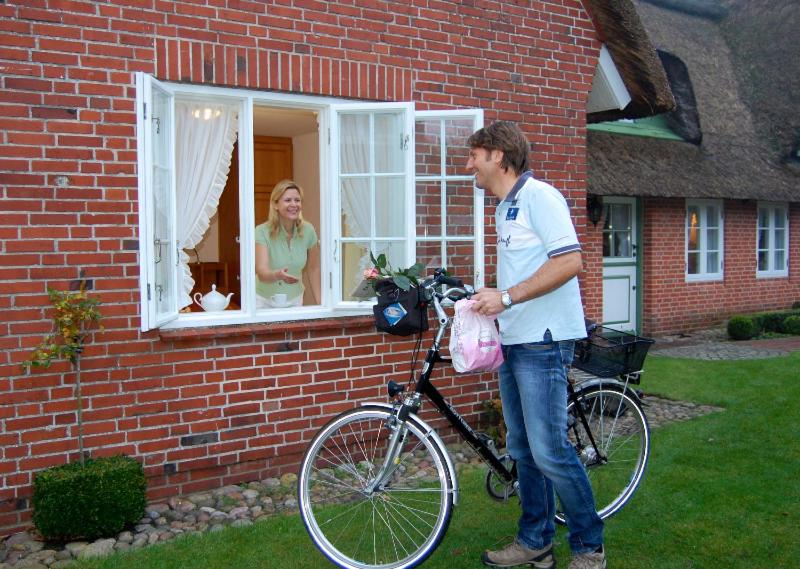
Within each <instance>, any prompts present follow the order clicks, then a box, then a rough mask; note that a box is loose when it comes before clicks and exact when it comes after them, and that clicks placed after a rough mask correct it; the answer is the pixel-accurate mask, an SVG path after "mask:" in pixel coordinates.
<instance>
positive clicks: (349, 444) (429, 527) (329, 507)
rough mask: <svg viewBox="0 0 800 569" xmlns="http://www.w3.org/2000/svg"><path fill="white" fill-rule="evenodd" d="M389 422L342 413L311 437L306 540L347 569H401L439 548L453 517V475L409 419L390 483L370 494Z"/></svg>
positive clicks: (387, 417) (375, 410) (384, 414)
mask: <svg viewBox="0 0 800 569" xmlns="http://www.w3.org/2000/svg"><path fill="white" fill-rule="evenodd" d="M394 421H395V419H394V414H393V412H392V410H390V409H387V408H384V407H361V408H358V409H353V410H351V411H346V412H345V413H342V414H341V415H339V416H338V417H336V418H334V419H333V420H332V421H331V422H329V423H328V424H327V425H326V426H325V427H323V428H322V430H321V431H320V432H319V433H318V434H317V435H316V436H315V437H314V440H313V441H312V442H311V446H310V447H309V449H308V450H307V451H306V454H305V457H304V458H303V463H302V466H301V469H300V474H299V476H298V502H299V506H300V515H301V517H302V519H303V523H304V524H305V526H306V529H307V530H308V532H309V534H310V535H311V539H312V540H313V541H314V544H315V545H316V546H317V547H318V548H319V550H320V551H321V552H322V553H323V554H324V555H325V556H326V557H327V558H328V559H329V560H330V561H331V562H333V563H335V564H336V565H338V566H339V567H343V568H346V569H367V568H386V569H406V568H410V567H414V566H416V565H418V564H419V563H421V562H422V561H423V560H424V559H425V558H426V557H427V556H428V555H430V553H431V552H433V550H434V549H436V546H437V545H438V544H439V541H440V540H441V539H442V537H443V536H444V533H445V531H446V530H447V526H448V524H449V522H450V515H451V513H452V509H453V491H452V489H453V478H452V477H453V475H454V473H452V472H450V469H449V468H448V465H447V462H446V460H445V458H444V454H443V453H444V452H446V450H445V449H443V448H440V446H439V445H438V444H437V442H436V440H435V439H434V438H432V437H431V436H430V435H429V434H428V433H427V432H426V431H425V429H423V428H422V427H421V425H420V424H419V423H418V422H417V421H416V420H415V419H414V418H413V417H411V418H409V419H408V420H407V421H406V423H405V426H406V427H407V433H406V436H405V439H404V440H403V442H402V446H401V448H400V454H399V456H398V458H397V459H396V460H395V461H394V464H395V466H396V468H394V470H393V471H392V474H391V476H390V477H389V479H388V480H386V481H385V482H384V483H382V484H381V485H379V487H378V488H377V489H375V490H371V489H370V487H371V485H372V483H373V482H374V480H375V477H376V475H377V473H378V471H379V469H380V468H381V466H383V464H384V458H385V457H386V454H387V450H388V446H389V439H390V437H391V435H392V433H393V429H392V425H393V424H394Z"/></svg>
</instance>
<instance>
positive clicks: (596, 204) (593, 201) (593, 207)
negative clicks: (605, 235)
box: [586, 194, 603, 227]
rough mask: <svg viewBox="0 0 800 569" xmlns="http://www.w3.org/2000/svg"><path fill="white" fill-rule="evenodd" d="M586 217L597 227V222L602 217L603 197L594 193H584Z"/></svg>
mask: <svg viewBox="0 0 800 569" xmlns="http://www.w3.org/2000/svg"><path fill="white" fill-rule="evenodd" d="M586 217H588V218H589V221H591V222H592V224H593V225H594V226H595V227H597V222H598V221H600V218H601V217H603V198H602V196H598V195H595V194H587V195H586Z"/></svg>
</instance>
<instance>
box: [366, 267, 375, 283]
mask: <svg viewBox="0 0 800 569" xmlns="http://www.w3.org/2000/svg"><path fill="white" fill-rule="evenodd" d="M378 276H379V273H378V269H377V268H376V267H372V268H371V269H367V270H365V271H364V279H365V280H368V281H371V280H373V279H377V278H378Z"/></svg>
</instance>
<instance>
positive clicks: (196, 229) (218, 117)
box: [175, 101, 238, 308]
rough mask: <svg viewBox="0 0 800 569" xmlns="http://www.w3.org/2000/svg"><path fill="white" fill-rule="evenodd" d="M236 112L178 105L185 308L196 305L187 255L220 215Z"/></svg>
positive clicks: (216, 106) (178, 186)
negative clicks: (217, 214)
mask: <svg viewBox="0 0 800 569" xmlns="http://www.w3.org/2000/svg"><path fill="white" fill-rule="evenodd" d="M237 108H238V107H237V106H234V105H225V104H221V103H208V102H199V101H175V176H176V188H175V191H176V203H175V207H176V212H175V213H176V218H177V230H178V250H179V251H180V261H181V277H180V279H179V280H180V284H179V286H178V295H179V296H178V301H179V304H178V306H179V307H181V308H183V307H184V306H188V305H190V304H191V303H192V299H191V296H190V295H189V293H190V292H191V291H192V288H193V287H194V280H193V279H192V274H191V272H190V271H189V255H188V254H187V253H186V251H185V250H186V249H193V248H194V247H196V246H197V244H198V243H200V241H201V240H202V239H203V236H204V235H205V233H206V231H207V230H208V226H209V222H210V219H211V217H212V216H213V215H214V213H216V211H217V205H218V204H219V197H220V195H221V194H222V190H223V189H224V188H225V182H226V181H227V179H228V172H229V170H230V167H231V157H232V155H233V144H234V142H235V141H236V133H237V126H238V120H237ZM203 292H207V291H203Z"/></svg>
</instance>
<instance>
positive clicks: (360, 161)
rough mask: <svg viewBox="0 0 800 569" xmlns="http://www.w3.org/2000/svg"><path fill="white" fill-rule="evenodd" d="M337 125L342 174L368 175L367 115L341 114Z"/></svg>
mask: <svg viewBox="0 0 800 569" xmlns="http://www.w3.org/2000/svg"><path fill="white" fill-rule="evenodd" d="M339 125H340V129H341V132H340V135H339V138H340V139H339V152H340V160H341V172H342V174H366V173H369V154H370V140H369V115H366V114H342V115H341V119H340V123H339Z"/></svg>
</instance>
